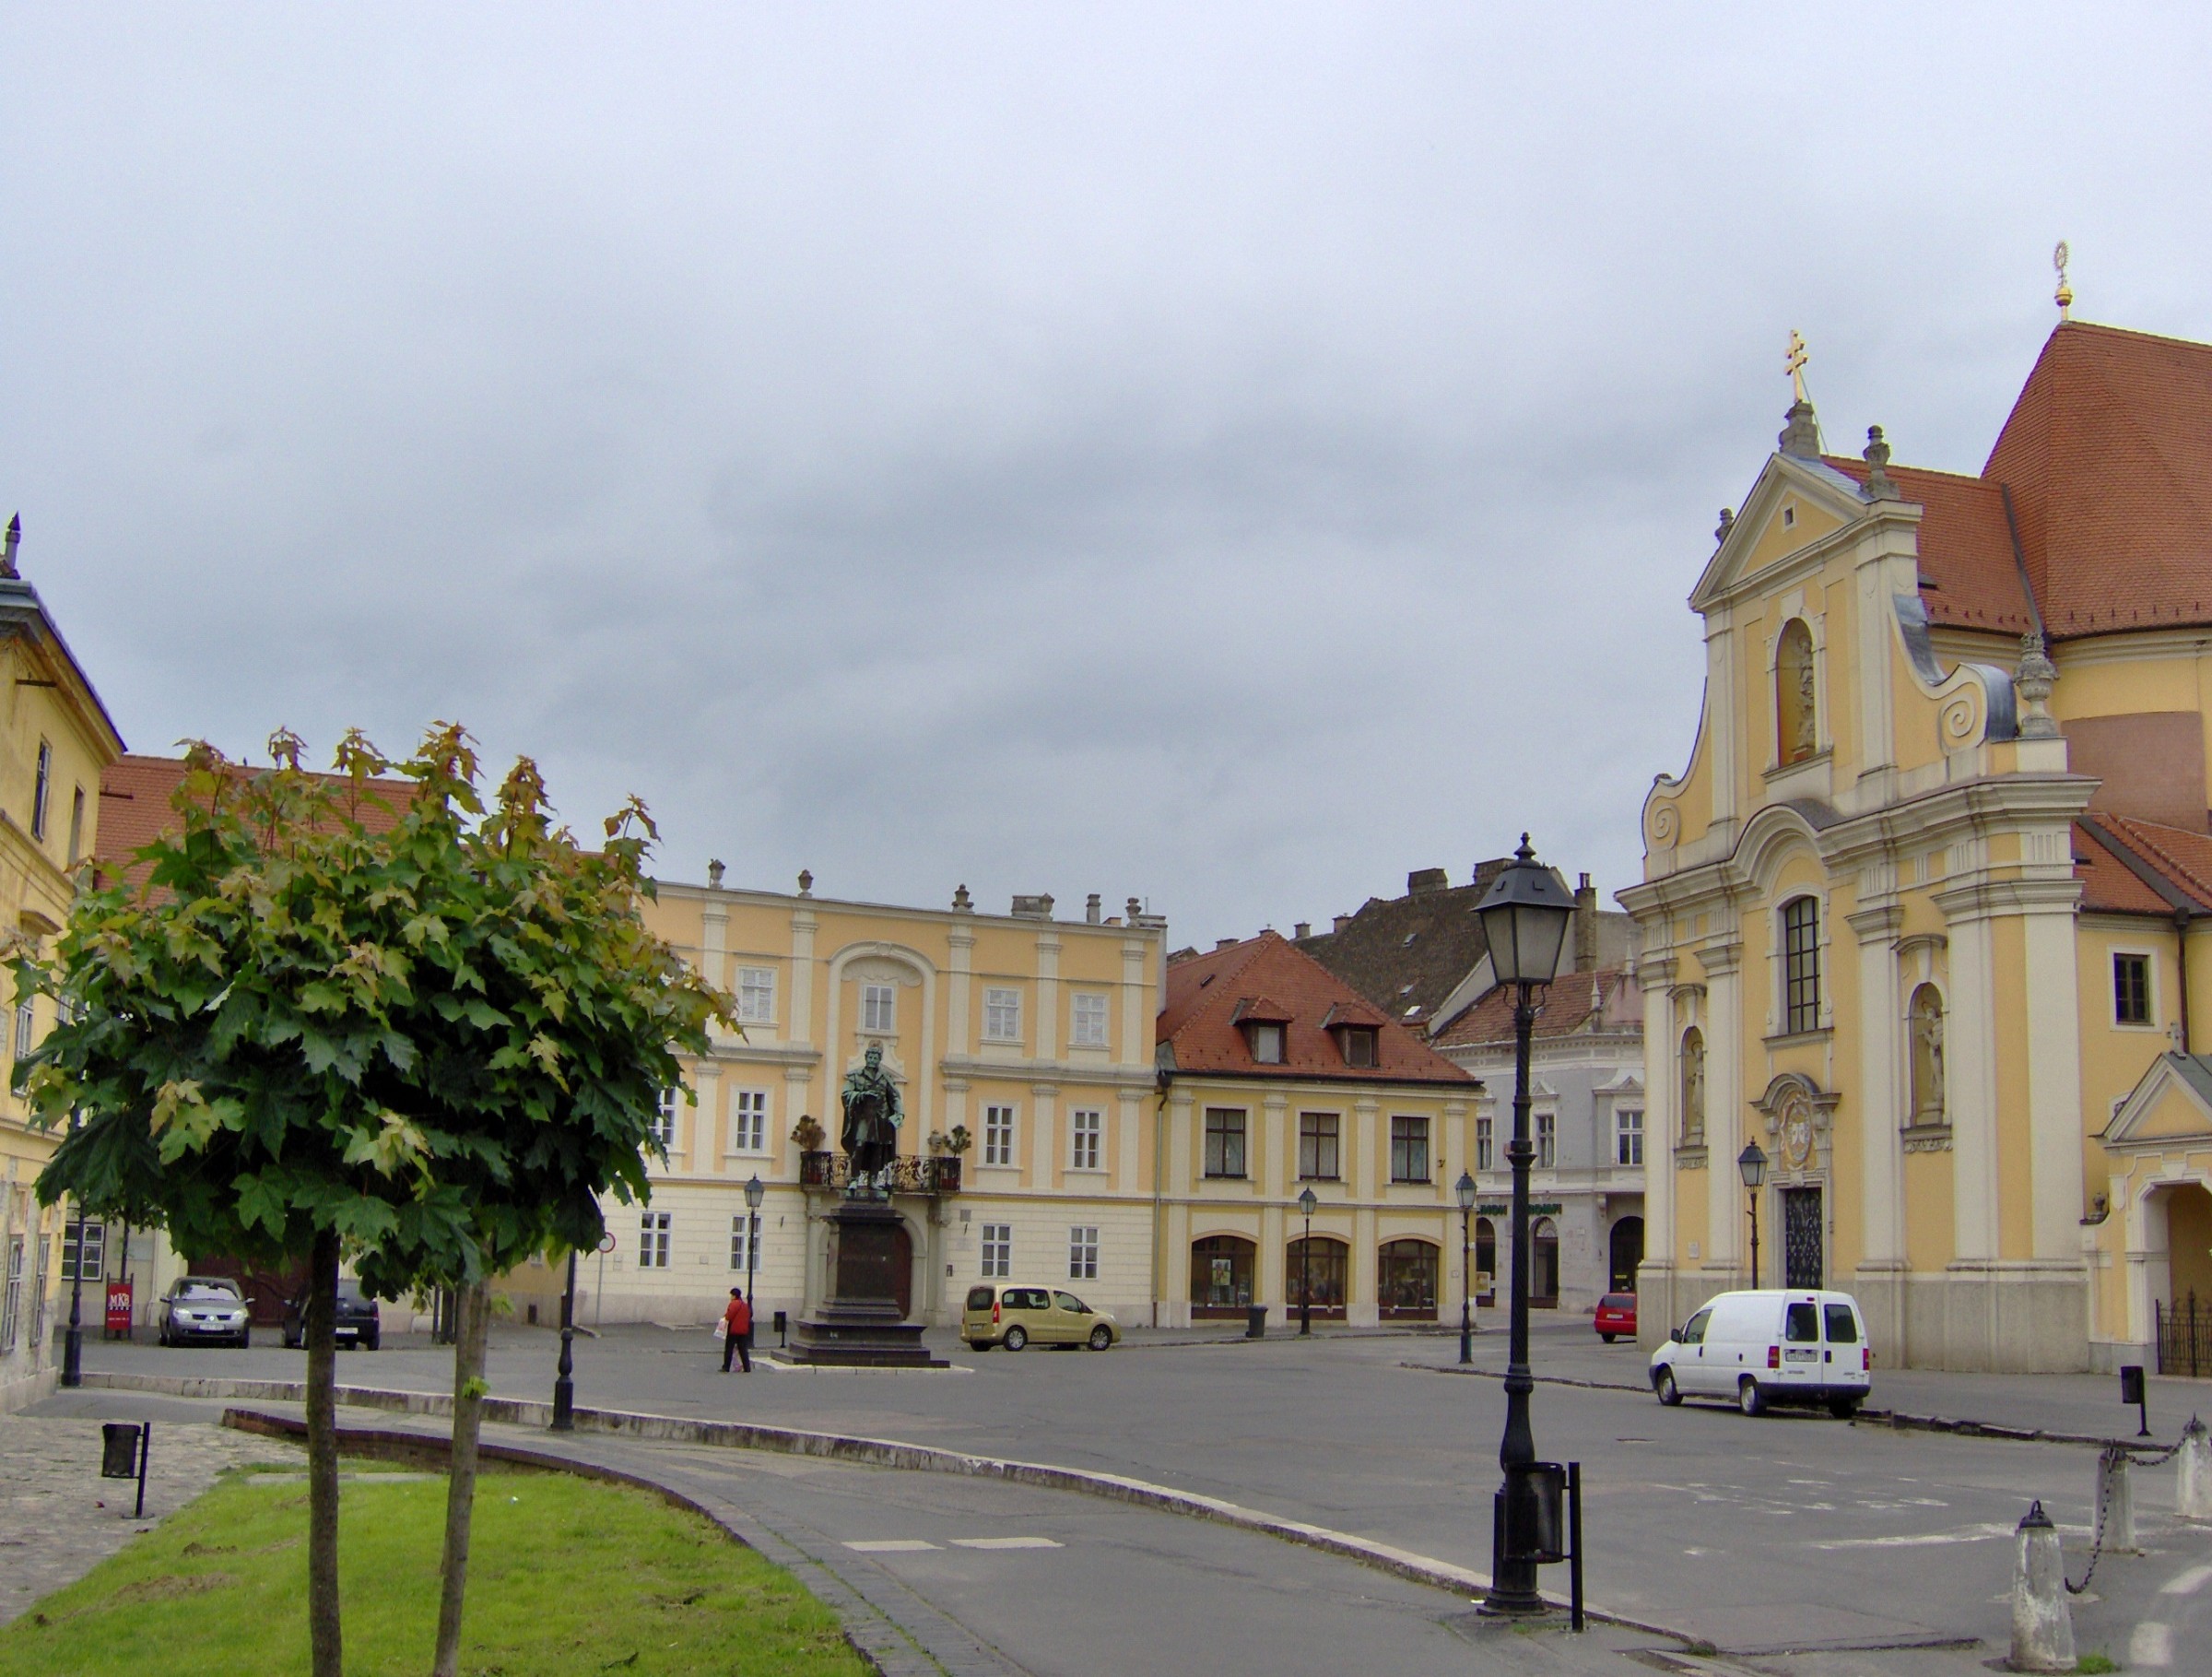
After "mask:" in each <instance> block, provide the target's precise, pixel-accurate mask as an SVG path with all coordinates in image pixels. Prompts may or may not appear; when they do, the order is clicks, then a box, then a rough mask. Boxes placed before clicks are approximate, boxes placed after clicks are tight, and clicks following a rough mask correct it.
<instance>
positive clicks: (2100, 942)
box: [2075, 915, 2212, 1193]
mask: <svg viewBox="0 0 2212 1677" xmlns="http://www.w3.org/2000/svg"><path fill="white" fill-rule="evenodd" d="M2075 949H2076V951H2077V955H2078V962H2079V964H2078V967H2077V984H2078V986H2079V992H2080V996H2081V1117H2082V1126H2081V1127H2082V1142H2083V1151H2084V1161H2083V1164H2084V1176H2083V1180H2084V1181H2085V1182H2087V1183H2088V1185H2089V1187H2090V1188H2091V1190H2092V1191H2093V1192H2099V1193H2101V1192H2103V1191H2104V1181H2105V1176H2106V1175H2107V1173H2108V1171H2109V1170H2110V1169H2111V1165H2110V1163H2108V1161H2107V1159H2106V1156H2105V1151H2104V1148H2103V1147H2102V1145H2101V1144H2100V1143H2099V1142H2098V1140H2096V1137H2097V1133H2098V1132H2099V1131H2100V1130H2101V1129H2102V1128H2104V1127H2105V1125H2106V1124H2107V1123H2108V1122H2110V1121H2111V1119H2112V1111H2113V1108H2114V1107H2115V1106H2116V1105H2117V1104H2118V1103H2119V1102H2121V1101H2122V1100H2124V1098H2126V1096H2127V1093H2128V1092H2129V1091H2130V1090H2132V1089H2134V1088H2135V1086H2136V1084H2137V1083H2139V1082H2141V1081H2143V1074H2144V1072H2146V1071H2147V1070H2148V1069H2150V1064H2151V1062H2152V1061H2153V1060H2155V1059H2157V1058H2158V1057H2159V1055H2161V1054H2163V1053H2165V1052H2166V1051H2167V1049H2168V1048H2170V1047H2171V1046H2172V1039H2171V1037H2169V1036H2168V1035H2167V1033H2166V1023H2167V1022H2170V1021H2171V1020H2172V1019H2173V1018H2174V1017H2175V1011H2176V990H2177V986H2176V983H2175V979H2176V976H2177V974H2178V972H2179V969H2178V967H2177V965H2176V963H2175V962H2174V959H2173V934H2172V932H2171V930H2170V929H2168V928H2167V927H2164V926H2161V925H2160V924H2159V922H2157V921H2155V920H2143V921H2136V920H2123V919H2120V918H2118V917H2116V916H2111V915H2100V916H2097V917H2094V918H2091V917H2087V916H2085V917H2084V918H2083V919H2082V920H2081V921H2080V922H2079V931H2078V934H2077V937H2076V939H2075ZM2116 952H2132V953H2139V954H2145V955H2147V956H2149V957H2150V975H2151V976H2150V1019H2151V1022H2150V1023H2149V1024H2147V1025H2124V1024H2121V1023H2119V1022H2116V1021H2115V1020H2114V1019H2113V1018H2112V956H2113V955H2114V953H2116ZM2189 969H2190V976H2191V978H2192V979H2193V980H2194V979H2196V978H2197V977H2198V976H2199V975H2200V972H2201V973H2202V975H2204V976H2206V978H2208V979H2212V968H2203V969H2200V966H2199V963H2198V959H2197V951H2194V949H2193V950H2192V951H2191V960H2190V963H2189ZM2189 1010H2190V1012H2191V1013H2193V1014H2198V1015H2199V1016H2200V1017H2201V1012H2200V1009H2199V1006H2198V1003H2197V1000H2196V998H2195V996H2194V994H2193V995H2192V996H2191V998H2190V1009H2189ZM2193 1046H2194V1047H2196V1048H2198V1050H2199V1051H2200V1052H2201V1051H2203V1050H2204V1049H2205V1047H2206V1046H2207V1044H2206V1040H2205V1039H2203V1038H2198V1039H2196V1040H2195V1041H2194V1043H2193Z"/></svg>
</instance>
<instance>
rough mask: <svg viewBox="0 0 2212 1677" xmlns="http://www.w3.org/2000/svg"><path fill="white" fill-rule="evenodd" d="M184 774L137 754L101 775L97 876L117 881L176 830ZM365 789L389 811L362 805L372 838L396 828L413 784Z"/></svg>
mask: <svg viewBox="0 0 2212 1677" xmlns="http://www.w3.org/2000/svg"><path fill="white" fill-rule="evenodd" d="M235 772H236V773H238V774H241V775H247V774H255V773H257V771H255V770H253V769H250V768H246V767H244V766H243V765H238V766H236V768H235ZM184 773H185V768H184V760H183V759H182V758H181V757H139V756H135V755H125V756H124V757H120V758H118V759H117V760H116V761H115V762H112V763H111V764H109V765H108V767H106V768H105V769H102V770H101V771H100V822H99V828H98V831H97V833H95V835H94V842H93V848H92V859H93V861H94V863H95V864H96V865H97V867H98V868H99V870H100V873H102V874H103V875H106V876H107V877H109V878H119V877H123V876H124V875H128V874H131V873H133V872H135V866H134V864H133V861H132V858H133V857H134V856H136V854H137V853H138V852H139V851H140V850H142V849H144V848H145V847H146V846H147V844H152V843H153V841H154V840H155V839H156V838H157V837H159V835H160V834H161V833H165V832H170V831H172V830H173V829H174V828H175V826H176V810H175V809H174V807H173V805H172V804H171V799H172V798H173V797H175V796H176V790H177V787H178V786H179V785H182V782H183V779H184ZM321 778H322V779H324V780H326V781H329V782H331V783H333V784H334V785H342V784H343V783H344V781H345V778H346V777H345V776H344V775H342V774H326V775H323V776H321ZM369 785H370V786H371V788H372V789H373V790H374V791H375V792H376V794H377V796H378V797H381V798H382V799H383V801H384V802H385V803H386V804H388V805H390V806H391V808H390V809H381V808H379V807H378V806H376V805H374V804H369V805H365V806H363V808H362V809H361V812H360V814H361V824H362V825H363V826H365V827H367V828H368V829H369V830H370V831H371V833H382V832H383V831H384V830H385V829H386V828H388V827H392V826H394V825H396V824H397V823H398V821H399V815H398V811H399V810H400V809H402V808H403V807H404V806H405V805H406V800H407V799H408V798H409V797H413V796H414V791H415V783H414V782H413V781H407V780H372V781H371V782H370V783H369Z"/></svg>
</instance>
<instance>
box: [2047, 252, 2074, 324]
mask: <svg viewBox="0 0 2212 1677" xmlns="http://www.w3.org/2000/svg"><path fill="white" fill-rule="evenodd" d="M2067 254H2068V253H2067V250H2066V242H2065V240H2064V239H2061V240H2060V241H2059V242H2058V248H2057V249H2056V250H2054V251H2053V252H2052V253H2051V266H2053V267H2054V268H2056V269H2057V270H2058V289H2057V290H2056V291H2055V292H2053V294H2052V299H2051V300H2052V301H2053V302H2055V303H2057V304H2058V317H2059V319H2061V320H2072V319H2073V318H2074V288H2073V287H2072V286H2070V285H2068V284H2067V283H2066V257H2067Z"/></svg>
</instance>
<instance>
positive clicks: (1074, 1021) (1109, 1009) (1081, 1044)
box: [1067, 990, 1113, 1048]
mask: <svg viewBox="0 0 2212 1677" xmlns="http://www.w3.org/2000/svg"><path fill="white" fill-rule="evenodd" d="M1112 1019H1113V1001H1112V998H1111V997H1109V996H1108V995H1106V994H1105V993H1104V992H1103V991H1101V990H1077V992H1076V993H1075V995H1074V996H1073V997H1071V998H1069V1000H1068V1015H1067V1045H1068V1046H1069V1047H1071V1048H1103V1047H1105V1046H1107V1045H1108V1038H1109V1034H1110V1033H1111V1031H1112Z"/></svg>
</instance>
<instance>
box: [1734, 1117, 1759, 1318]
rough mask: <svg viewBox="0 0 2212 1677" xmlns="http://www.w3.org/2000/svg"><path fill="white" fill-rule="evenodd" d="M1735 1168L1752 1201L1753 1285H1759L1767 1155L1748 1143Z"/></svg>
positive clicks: (1736, 1161)
mask: <svg viewBox="0 0 2212 1677" xmlns="http://www.w3.org/2000/svg"><path fill="white" fill-rule="evenodd" d="M1735 1168H1736V1169H1737V1170H1738V1171H1740V1172H1741V1173H1743V1178H1744V1192H1745V1194H1746V1196H1747V1198H1748V1199H1750V1201H1751V1284H1752V1285H1753V1286H1754V1287H1756V1286H1758V1285H1759V1187H1760V1186H1761V1185H1762V1184H1763V1183H1764V1182H1765V1181H1766V1179H1767V1155H1766V1154H1765V1153H1763V1152H1761V1151H1759V1143H1758V1142H1757V1141H1747V1142H1746V1143H1745V1144H1744V1151H1742V1152H1740V1153H1738V1154H1736V1155H1735Z"/></svg>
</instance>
